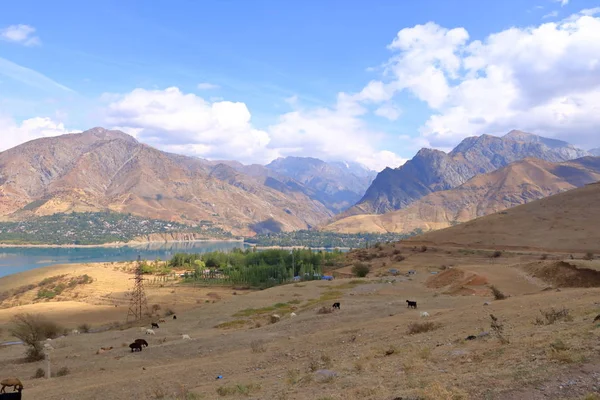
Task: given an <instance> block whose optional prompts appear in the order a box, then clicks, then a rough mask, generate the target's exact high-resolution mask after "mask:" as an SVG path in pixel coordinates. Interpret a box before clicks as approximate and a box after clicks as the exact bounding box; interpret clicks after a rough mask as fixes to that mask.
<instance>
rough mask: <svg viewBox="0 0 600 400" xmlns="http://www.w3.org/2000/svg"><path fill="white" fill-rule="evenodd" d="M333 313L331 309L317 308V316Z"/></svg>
mask: <svg viewBox="0 0 600 400" xmlns="http://www.w3.org/2000/svg"><path fill="white" fill-rule="evenodd" d="M332 312H333V309H332V308H331V307H325V306H323V307H321V308H319V310H318V311H317V314H331V313H332Z"/></svg>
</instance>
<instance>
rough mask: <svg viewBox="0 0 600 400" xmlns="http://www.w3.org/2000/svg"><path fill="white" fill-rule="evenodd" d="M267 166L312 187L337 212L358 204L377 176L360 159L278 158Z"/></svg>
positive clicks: (323, 201) (320, 199) (324, 202)
mask: <svg viewBox="0 0 600 400" xmlns="http://www.w3.org/2000/svg"><path fill="white" fill-rule="evenodd" d="M255 168H256V167H255ZM266 168H267V169H268V170H270V171H272V172H274V173H276V174H278V176H285V177H288V178H291V179H293V180H294V181H295V182H298V183H300V184H302V185H304V186H305V187H307V188H308V189H310V190H312V191H313V192H312V193H310V194H309V193H306V194H307V195H309V196H310V197H311V198H313V199H315V200H318V201H319V202H321V203H323V204H324V205H325V206H326V207H327V208H328V209H330V210H331V211H333V212H336V213H337V212H340V211H342V210H344V209H346V208H348V207H350V206H351V205H353V204H355V203H356V202H357V201H358V200H359V199H360V198H361V197H362V196H363V195H364V193H365V191H366V190H367V188H368V187H369V185H370V184H371V182H372V181H373V179H374V178H375V175H376V172H375V171H371V170H369V169H368V168H367V167H365V166H363V165H361V164H359V163H356V162H343V161H342V162H325V161H322V160H319V159H316V158H311V157H285V158H278V159H276V160H274V161H272V162H271V163H270V164H268V165H267V166H266Z"/></svg>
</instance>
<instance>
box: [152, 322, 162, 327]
mask: <svg viewBox="0 0 600 400" xmlns="http://www.w3.org/2000/svg"><path fill="white" fill-rule="evenodd" d="M150 328H160V327H159V326H158V324H157V323H156V322H153V323H152V326H150Z"/></svg>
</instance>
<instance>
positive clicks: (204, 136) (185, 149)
mask: <svg viewBox="0 0 600 400" xmlns="http://www.w3.org/2000/svg"><path fill="white" fill-rule="evenodd" d="M104 98H105V99H110V100H111V102H110V104H108V106H107V108H106V110H105V112H106V123H108V124H109V125H111V127H120V128H122V130H123V131H125V132H128V133H132V134H134V135H135V136H136V137H137V138H138V139H139V140H140V141H142V142H145V143H148V144H151V145H154V146H156V147H158V148H161V149H164V150H167V151H172V152H176V153H184V154H190V155H195V156H200V157H210V158H234V159H237V160H240V161H250V160H252V161H257V160H261V161H263V160H267V159H269V158H271V159H272V158H274V157H275V156H277V154H275V153H274V152H273V151H271V150H269V149H267V145H268V143H269V141H270V139H269V136H268V134H267V133H266V132H264V131H261V130H258V129H255V128H253V127H252V125H251V123H250V112H249V110H248V108H247V107H246V105H245V104H244V103H234V102H229V101H219V102H212V103H211V102H208V101H206V100H204V99H202V98H201V97H198V96H196V95H195V94H184V93H182V92H181V91H180V90H179V89H178V88H176V87H170V88H167V89H165V90H145V89H135V90H134V91H132V92H130V93H128V94H125V95H106V96H105V97H104ZM272 153H273V154H272Z"/></svg>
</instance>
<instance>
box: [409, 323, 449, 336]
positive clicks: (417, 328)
mask: <svg viewBox="0 0 600 400" xmlns="http://www.w3.org/2000/svg"><path fill="white" fill-rule="evenodd" d="M440 327H441V325H440V324H438V323H435V322H431V321H427V322H411V323H410V324H408V330H407V333H408V334H409V335H415V334H418V333H425V332H431V331H434V330H436V329H438V328H440Z"/></svg>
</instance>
